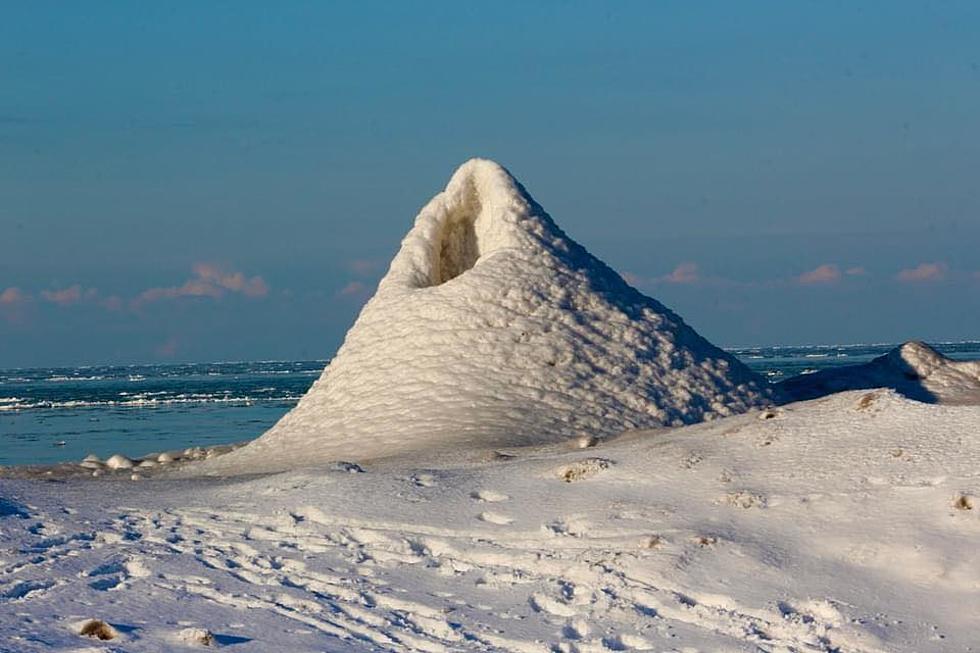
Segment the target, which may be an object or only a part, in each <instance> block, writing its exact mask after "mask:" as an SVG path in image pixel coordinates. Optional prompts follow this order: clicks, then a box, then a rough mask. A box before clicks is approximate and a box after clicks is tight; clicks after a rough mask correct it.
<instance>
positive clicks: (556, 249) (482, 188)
mask: <svg viewBox="0 0 980 653" xmlns="http://www.w3.org/2000/svg"><path fill="white" fill-rule="evenodd" d="M767 397H768V395H767V384H766V383H765V382H764V381H762V380H761V379H760V378H759V377H757V376H756V375H755V374H753V373H752V372H751V371H750V370H748V368H746V367H745V366H743V365H742V364H741V363H740V362H739V361H737V360H736V359H735V358H733V357H732V356H730V355H728V354H727V353H725V352H723V351H721V350H720V349H718V348H716V347H715V346H713V345H711V344H710V343H709V342H707V341H706V340H705V339H704V338H702V337H701V336H699V335H698V334H697V333H695V331H694V330H693V329H691V328H690V327H689V326H687V325H686V324H685V323H684V322H683V321H682V320H681V319H680V318H679V317H678V316H677V315H675V314H674V313H672V312H671V311H670V310H668V309H667V308H665V307H664V306H662V305H661V304H660V303H658V302H656V301H654V300H652V299H650V298H648V297H645V296H644V295H642V294H641V293H639V292H638V291H637V290H635V289H634V288H632V287H630V286H629V285H628V284H627V283H626V282H625V281H624V280H623V279H622V278H621V277H620V276H619V275H618V274H616V273H615V272H614V271H613V270H611V269H610V268H609V267H607V266H606V265H605V264H604V263H602V261H600V260H599V259H597V258H596V257H594V256H592V255H591V254H589V252H587V251H586V250H585V249H584V248H583V247H581V246H580V245H578V244H577V243H575V242H574V241H572V240H571V239H570V238H568V236H566V235H565V234H564V233H563V232H562V231H561V229H559V228H558V226H557V225H556V224H555V223H554V222H553V221H552V219H551V218H550V217H549V216H548V214H547V213H545V212H544V210H543V209H542V208H541V207H540V206H539V205H538V204H537V203H535V201H534V200H533V199H531V197H530V196H529V195H528V194H527V192H526V191H525V190H524V188H523V187H522V186H521V185H520V184H519V183H518V182H517V181H516V180H515V179H514V178H513V177H512V176H511V175H510V174H509V173H508V172H507V171H506V170H505V169H504V168H502V167H501V166H499V165H498V164H496V163H494V162H492V161H486V160H479V159H474V160H471V161H469V162H467V163H465V164H464V165H462V166H461V167H460V168H459V170H457V171H456V173H455V174H454V175H453V177H452V179H451V180H450V182H449V185H448V186H447V187H446V190H445V191H444V192H442V193H440V194H438V195H437V196H436V197H435V198H433V199H432V201H430V202H429V204H428V205H427V206H425V208H423V209H422V211H421V213H420V214H419V215H418V217H417V218H416V220H415V225H414V227H413V228H412V229H411V231H409V233H408V235H407V236H406V237H405V239H404V240H403V241H402V245H401V249H400V251H399V252H398V254H397V255H396V256H395V258H394V260H393V261H392V263H391V267H390V269H389V271H388V274H387V275H386V276H385V278H384V279H383V280H382V281H381V283H380V285H379V287H378V290H377V293H376V294H375V295H374V297H373V298H372V299H371V300H370V301H369V302H368V303H367V305H366V306H365V307H364V309H363V310H362V312H361V314H360V316H359V317H358V319H357V322H356V323H355V324H354V326H353V327H352V328H351V330H350V331H349V332H348V334H347V337H346V339H345V342H344V344H343V346H342V347H341V348H340V350H339V351H338V352H337V355H336V357H335V358H334V359H333V361H332V362H331V363H330V364H329V365H328V366H327V368H326V369H325V370H324V371H323V374H322V376H321V377H320V378H319V379H318V380H317V382H316V383H315V384H314V385H313V387H312V388H311V389H310V391H309V392H308V393H307V395H306V396H305V397H303V399H302V400H301V401H300V402H299V405H297V406H296V408H295V409H294V410H292V411H291V412H290V413H289V414H288V415H286V416H285V417H284V418H283V419H282V420H281V421H280V422H279V423H278V424H276V425H275V426H274V427H273V428H272V429H271V430H270V431H268V432H267V433H266V434H265V435H263V436H262V437H261V438H259V439H258V440H257V441H255V442H254V443H252V444H251V445H249V446H248V447H245V448H244V449H242V450H240V451H237V452H235V453H233V454H230V455H228V456H226V457H223V458H221V459H219V460H218V461H215V463H216V464H214V465H212V467H213V468H228V467H229V466H244V468H247V469H248V470H253V471H255V470H260V469H277V468H289V467H292V466H295V465H296V464H311V463H316V462H322V461H327V460H336V459H338V458H342V459H356V460H363V459H366V458H375V457H381V456H389V455H394V454H398V453H404V452H406V451H413V450H421V449H423V448H425V449H431V448H433V447H438V446H447V447H459V446H460V445H464V446H465V445H478V446H501V445H526V444H535V443H541V442H548V441H556V440H561V439H564V438H571V437H576V436H578V435H580V434H582V433H588V434H590V435H593V436H603V435H608V434H612V433H617V432H620V431H623V430H624V429H632V428H637V427H656V426H663V425H679V424H686V423H692V422H698V421H701V420H705V419H709V418H711V417H716V416H722V415H728V414H731V413H737V412H740V411H744V410H746V409H748V408H750V407H753V406H759V405H761V404H764V403H766V401H767Z"/></svg>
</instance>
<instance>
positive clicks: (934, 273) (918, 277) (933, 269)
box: [895, 262, 948, 283]
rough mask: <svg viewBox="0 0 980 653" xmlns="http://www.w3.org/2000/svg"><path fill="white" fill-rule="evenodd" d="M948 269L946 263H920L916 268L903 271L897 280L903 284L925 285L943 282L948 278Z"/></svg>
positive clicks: (897, 276)
mask: <svg viewBox="0 0 980 653" xmlns="http://www.w3.org/2000/svg"><path fill="white" fill-rule="evenodd" d="M947 270H948V268H947V266H946V264H945V263H941V262H936V263H920V264H919V265H917V266H916V267H914V268H908V269H905V270H902V271H901V272H899V273H898V274H897V275H896V277H895V278H896V279H898V280H899V281H901V282H902V283H924V282H935V281H942V280H943V279H945V278H946V272H947Z"/></svg>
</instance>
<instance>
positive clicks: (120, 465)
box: [105, 453, 133, 469]
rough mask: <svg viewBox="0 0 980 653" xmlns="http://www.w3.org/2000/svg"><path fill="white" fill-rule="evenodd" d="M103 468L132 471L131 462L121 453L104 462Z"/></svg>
mask: <svg viewBox="0 0 980 653" xmlns="http://www.w3.org/2000/svg"><path fill="white" fill-rule="evenodd" d="M105 466H106V467H108V468H109V469H132V468H133V461H132V460H130V459H129V458H127V457H126V456H124V455H122V454H121V453H117V454H114V455H113V456H112V457H110V458H109V459H108V460H107V461H105Z"/></svg>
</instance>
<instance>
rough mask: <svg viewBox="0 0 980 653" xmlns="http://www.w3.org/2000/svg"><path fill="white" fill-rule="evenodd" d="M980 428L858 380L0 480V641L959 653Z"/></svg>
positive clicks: (293, 652) (965, 644) (55, 645)
mask: <svg viewBox="0 0 980 653" xmlns="http://www.w3.org/2000/svg"><path fill="white" fill-rule="evenodd" d="M978 425H980V407H976V406H943V405H929V404H924V403H918V402H913V401H909V400H907V399H904V398H902V397H900V396H897V395H895V394H894V393H891V392H888V391H881V390H878V391H870V392H867V391H860V392H851V393H844V394H839V395H835V396H832V397H828V398H825V399H820V400H816V401H812V402H808V403H805V404H794V405H791V406H787V407H784V408H779V409H770V410H766V411H761V412H759V411H756V412H753V413H749V414H746V415H740V416H734V417H730V418H725V419H722V420H717V421H714V422H710V423H707V424H698V425H694V426H688V427H683V428H679V429H670V430H660V431H655V432H650V433H638V434H631V435H629V436H624V437H621V438H617V439H613V440H611V441H606V442H604V443H602V444H600V445H598V446H596V447H594V448H591V449H585V450H577V449H572V448H571V447H570V446H569V445H568V444H567V443H566V444H561V445H549V446H548V447H542V448H537V449H534V450H513V449H509V450H505V451H502V452H501V455H499V456H497V457H496V459H495V460H492V461H487V462H484V463H481V464H465V465H459V464H455V463H452V462H446V461H445V459H442V458H438V457H436V458H435V459H433V460H428V461H427V462H425V463H419V462H413V461H412V460H405V459H403V460H390V461H385V462H383V463H380V464H376V465H365V466H364V471H363V472H357V473H351V472H348V471H344V470H343V469H341V468H336V469H334V470H332V471H329V470H327V471H325V470H316V471H307V472H295V471H294V472H289V473H284V474H278V475H269V476H262V477H258V478H255V477H249V478H245V477H235V478H232V479H185V480H180V481H174V480H145V481H140V482H131V481H128V480H117V481H112V480H106V479H105V478H102V479H98V480H94V479H89V480H81V481H79V480H75V481H68V482H61V483H52V482H45V481H43V480H39V481H9V480H8V481H4V480H0V497H2V500H0V650H2V651H5V652H6V651H11V652H12V653H13V652H16V653H35V652H40V651H53V650H58V651H93V652H94V651H106V652H108V651H113V652H116V653H126V652H132V653H137V652H139V653H154V652H168V653H169V652H174V651H193V650H211V649H207V648H203V647H201V646H199V645H194V644H193V639H194V637H193V636H194V634H195V633H197V635H200V632H201V631H204V630H207V631H210V632H211V633H212V634H213V635H212V636H213V640H214V644H215V646H216V647H217V649H218V650H227V651H229V652H231V651H235V652H238V653H252V652H256V653H280V652H282V653H286V652H288V653H306V652H311V653H312V652H314V651H331V652H345V651H349V652H355V651H356V652H364V653H375V652H380V651H386V652H387V651H394V652H405V653H409V652H413V653H414V652H441V651H447V652H448V651H454V652H456V651H459V652H463V651H482V652H484V653H488V652H501V653H505V652H506V653H514V652H521V653H525V652H526V653H531V652H535V653H554V652H556V651H558V652H566V653H572V652H578V653H584V652H611V651H657V652H662V653H666V652H671V653H680V652H681V651H683V652H685V653H699V652H700V653H715V652H725V653H734V652H739V651H744V652H753V653H758V652H760V651H766V652H769V653H775V652H780V653H790V652H795V653H804V652H810V653H815V652H823V653H862V652H863V653H872V652H892V653H895V652H908V653H924V652H929V653H944V652H950V653H952V652H956V653H961V652H964V651H971V650H972V651H977V650H978V646H977V645H978V641H980V640H978V638H977V633H978V632H980V612H978V611H977V610H976V605H977V593H978V591H980V548H978V547H977V545H976V544H977V541H978V538H980V475H978V473H980V472H978V470H980V430H978V428H977V427H978ZM114 478H119V479H127V478H128V475H118V476H115V477H114ZM88 619H100V620H103V621H105V622H107V623H108V624H109V625H110V626H111V628H112V629H113V630H114V631H115V632H116V635H115V637H114V638H113V639H112V640H109V641H104V642H101V641H97V640H92V639H90V638H87V637H85V636H82V635H80V634H79V632H80V630H81V629H82V625H83V624H84V623H85V622H86V620H88Z"/></svg>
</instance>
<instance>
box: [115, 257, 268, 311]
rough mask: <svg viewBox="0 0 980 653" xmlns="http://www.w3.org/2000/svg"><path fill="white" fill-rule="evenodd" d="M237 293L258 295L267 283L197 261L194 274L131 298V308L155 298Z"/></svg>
mask: <svg viewBox="0 0 980 653" xmlns="http://www.w3.org/2000/svg"><path fill="white" fill-rule="evenodd" d="M229 293H232V294H240V295H244V296H245V297H251V298H258V297H265V296H266V295H268V294H269V284H267V283H266V282H265V280H264V279H263V278H262V277H259V276H254V277H246V276H245V275H244V274H243V273H242V272H237V271H236V272H232V271H228V270H225V269H223V268H222V267H220V266H218V265H214V264H212V263H198V264H197V265H195V266H194V276H193V277H192V278H191V279H188V280H187V281H185V282H184V283H183V285H180V286H168V287H160V288H148V289H147V290H144V291H143V292H141V293H140V294H139V295H137V297H136V298H135V299H134V300H133V301H132V306H133V307H134V308H139V307H140V306H143V305H145V304H150V303H153V302H158V301H165V300H172V299H178V298H180V297H203V298H209V299H220V298H222V297H224V296H225V295H227V294H229Z"/></svg>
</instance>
